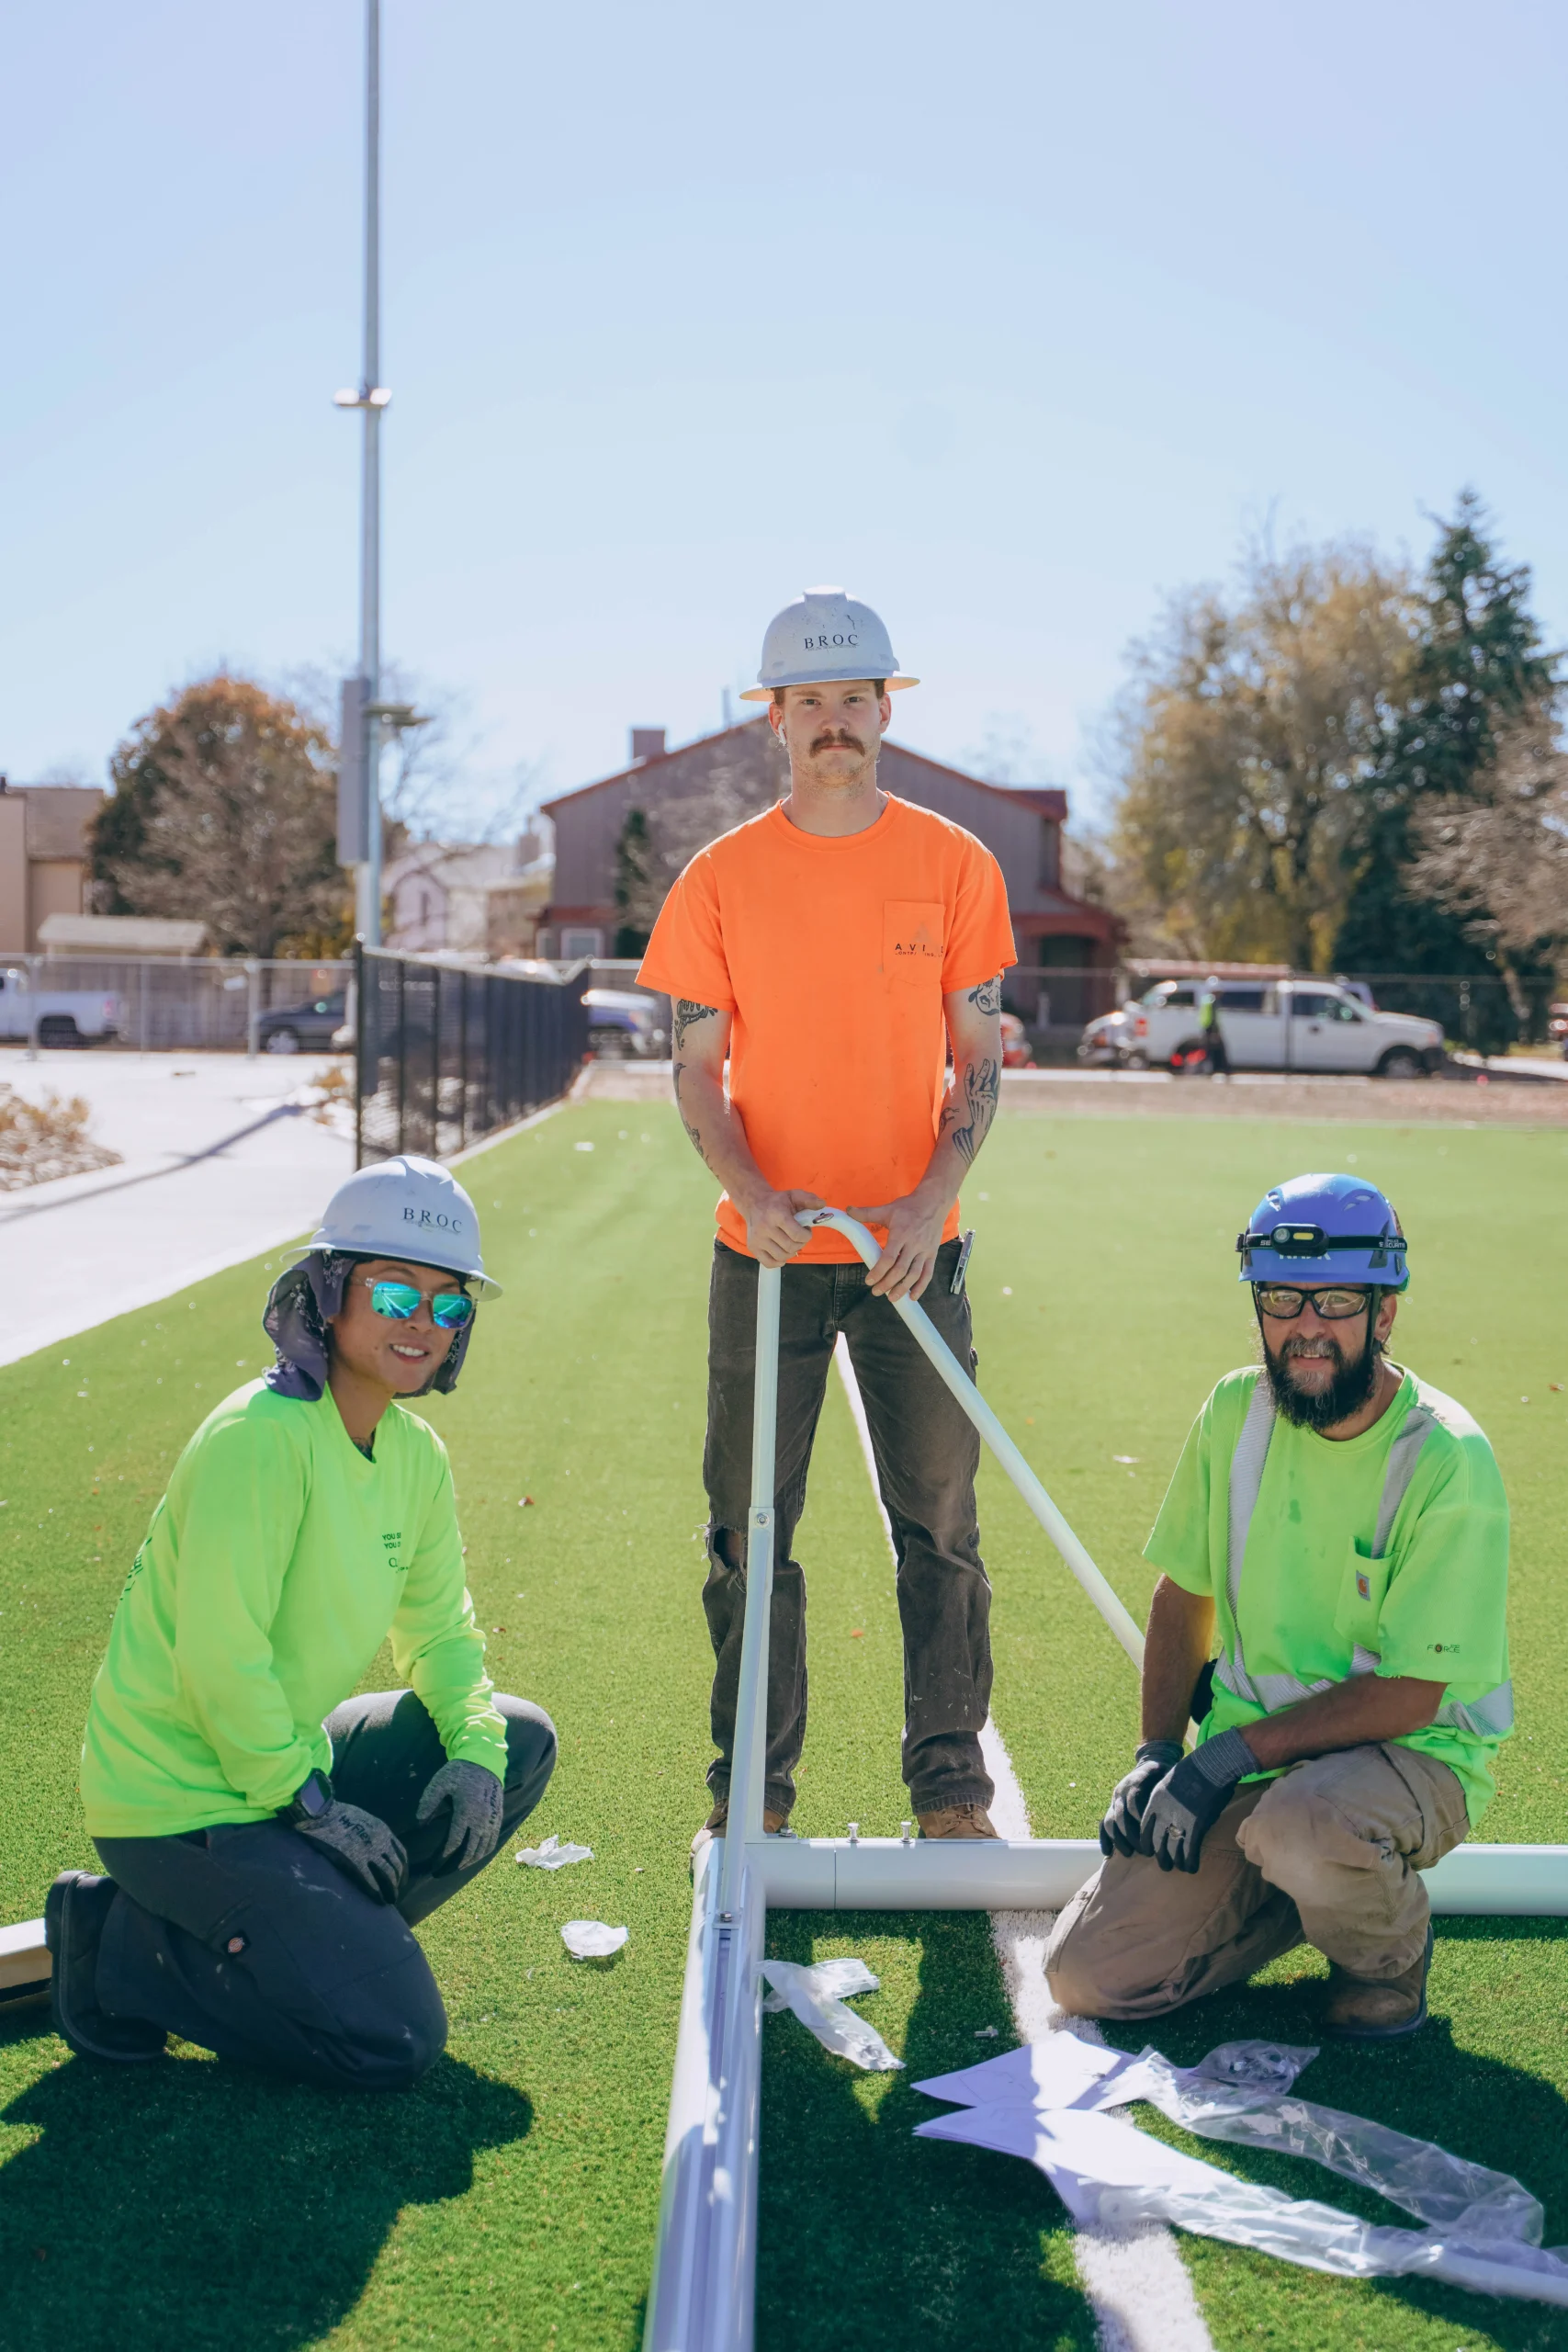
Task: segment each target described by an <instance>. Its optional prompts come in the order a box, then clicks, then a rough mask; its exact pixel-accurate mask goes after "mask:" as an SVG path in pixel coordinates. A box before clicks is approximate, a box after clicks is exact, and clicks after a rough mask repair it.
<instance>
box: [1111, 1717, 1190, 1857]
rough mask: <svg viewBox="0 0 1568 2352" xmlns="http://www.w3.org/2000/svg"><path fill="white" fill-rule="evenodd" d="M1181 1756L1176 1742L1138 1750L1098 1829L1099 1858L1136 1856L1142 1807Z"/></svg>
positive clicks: (1157, 1741) (1147, 1744) (1146, 1744)
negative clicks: (1106, 1855)
mask: <svg viewBox="0 0 1568 2352" xmlns="http://www.w3.org/2000/svg"><path fill="white" fill-rule="evenodd" d="M1183 1753H1184V1750H1183V1748H1182V1745H1181V1742H1180V1741H1179V1739H1145V1741H1144V1743H1143V1745H1142V1747H1139V1749H1138V1750H1137V1754H1136V1760H1135V1761H1134V1766H1133V1769H1132V1770H1131V1771H1130V1772H1128V1773H1126V1774H1125V1775H1124V1776H1123V1778H1122V1779H1121V1780H1120V1781H1117V1783H1116V1790H1115V1793H1114V1795H1113V1796H1112V1797H1111V1803H1110V1804H1109V1805H1108V1806H1107V1808H1106V1814H1105V1818H1104V1820H1103V1821H1102V1822H1101V1823H1100V1852H1101V1853H1102V1854H1135V1853H1136V1852H1137V1850H1138V1832H1139V1830H1140V1829H1142V1827H1143V1826H1144V1807H1145V1805H1146V1804H1147V1803H1148V1801H1149V1799H1150V1797H1152V1796H1153V1794H1154V1792H1155V1791H1156V1788H1157V1787H1158V1786H1159V1784H1160V1782H1161V1781H1163V1780H1164V1778H1165V1776H1166V1774H1167V1773H1168V1771H1169V1770H1170V1768H1171V1766H1172V1765H1173V1764H1179V1763H1180V1761H1181V1758H1182V1755H1183Z"/></svg>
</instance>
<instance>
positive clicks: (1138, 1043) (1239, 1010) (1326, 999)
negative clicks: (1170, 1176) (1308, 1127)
mask: <svg viewBox="0 0 1568 2352" xmlns="http://www.w3.org/2000/svg"><path fill="white" fill-rule="evenodd" d="M1203 994H1204V990H1203V986H1202V983H1201V981H1193V980H1159V981H1156V984H1155V986H1154V987H1153V988H1151V989H1149V990H1148V991H1147V993H1146V994H1145V995H1144V996H1143V997H1141V998H1140V999H1139V1000H1138V1001H1137V1003H1136V1004H1132V1005H1128V1006H1127V1007H1126V1008H1125V1015H1126V1019H1125V1027H1124V1029H1123V1031H1122V1036H1121V1038H1120V1039H1119V1040H1118V1044H1119V1048H1120V1055H1121V1058H1122V1062H1123V1064H1131V1065H1132V1066H1133V1067H1134V1068H1145V1069H1175V1070H1179V1069H1185V1068H1189V1067H1190V1066H1191V1062H1192V1059H1193V1057H1196V1056H1198V1055H1201V1052H1202V1050H1203V1033H1202V1030H1201V1027H1200V1025H1199V1021H1198V1010H1199V1007H1200V1005H1201V1002H1202V1000H1203ZM1214 1001H1215V1003H1216V1006H1217V1007H1218V1011H1219V1017H1220V1034H1221V1036H1222V1038H1223V1040H1224V1048H1225V1054H1226V1057H1227V1058H1228V1060H1229V1062H1230V1065H1231V1067H1232V1069H1280V1070H1338V1071H1353V1072H1356V1073H1359V1074H1360V1075H1362V1076H1365V1077H1369V1078H1426V1077H1427V1076H1429V1075H1430V1073H1431V1072H1432V1071H1433V1070H1435V1069H1437V1068H1438V1065H1439V1064H1440V1063H1441V1061H1442V1058H1443V1033H1442V1030H1441V1028H1440V1027H1439V1026H1438V1023H1437V1022H1435V1021H1421V1020H1417V1019H1416V1017H1415V1015H1414V1014H1411V1013H1406V1012H1374V1011H1373V1010H1372V1009H1371V1007H1370V1006H1369V1005H1366V1004H1363V1003H1362V1002H1361V1001H1360V999H1359V997H1357V996H1354V995H1352V993H1351V992H1350V990H1349V989H1347V988H1340V987H1337V986H1336V985H1335V983H1334V982H1333V981H1332V980H1268V981H1263V982H1258V981H1248V980H1222V981H1221V982H1220V984H1219V987H1218V989H1216V990H1215V995H1214Z"/></svg>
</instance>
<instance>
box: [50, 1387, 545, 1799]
mask: <svg viewBox="0 0 1568 2352" xmlns="http://www.w3.org/2000/svg"><path fill="white" fill-rule="evenodd" d="M375 1457H376V1458H375V1460H374V1461H373V1462H370V1461H367V1460H366V1458H365V1456H364V1454H362V1453H360V1452H359V1450H358V1448H357V1447H356V1446H355V1444H354V1442H353V1441H352V1440H351V1439H350V1437H349V1436H348V1433H347V1431H346V1430H344V1425H343V1422H342V1419H340V1417H339V1414H338V1409H337V1407H336V1405H335V1404H334V1403H333V1398H332V1395H331V1392H330V1391H329V1392H328V1394H327V1395H326V1396H324V1397H322V1398H321V1402H320V1404H317V1405H308V1404H305V1403H302V1402H301V1401H299V1399H297V1398H294V1397H278V1396H276V1395H275V1394H274V1393H273V1391H272V1390H271V1389H270V1388H268V1387H266V1386H265V1385H264V1384H263V1383H262V1382H261V1381H259V1380H255V1381H252V1382H250V1383H249V1385H247V1386H245V1387H243V1388H237V1389H236V1390H235V1391H234V1393H233V1395H232V1396H231V1397H225V1399H224V1401H223V1403H222V1404H221V1405H220V1406H219V1407H218V1408H217V1409H216V1410H215V1411H214V1412H212V1413H210V1414H209V1416H208V1418H207V1419H206V1420H205V1421H204V1422H203V1423H202V1425H201V1427H200V1429H198V1430H197V1433H196V1435H195V1436H194V1437H193V1438H192V1439H191V1442H190V1443H189V1444H188V1445H187V1446H186V1450H185V1452H184V1453H182V1454H181V1456H180V1458H179V1460H178V1462H177V1463H176V1464H175V1471H174V1476H172V1477H171V1479H170V1481H169V1487H168V1492H167V1493H166V1494H165V1495H164V1498H163V1500H162V1502H161V1503H160V1504H159V1505H158V1508H157V1510H155V1511H154V1512H153V1514H152V1524H151V1526H150V1527H149V1529H148V1531H147V1536H146V1540H145V1542H144V1543H143V1544H142V1545H141V1550H140V1551H139V1552H138V1554H137V1555H136V1559H135V1562H134V1564H133V1566H132V1567H131V1571H130V1577H128V1578H127V1580H126V1586H125V1589H124V1591H123V1592H122V1593H121V1595H120V1599H119V1605H118V1609H117V1610H116V1611H115V1616H114V1623H113V1625H112V1627H111V1628H110V1632H109V1645H108V1651H107V1656H106V1657H105V1659H104V1662H103V1665H102V1666H101V1667H100V1668H99V1669H98V1674H97V1679H96V1681H95V1683H94V1685H93V1696H92V1703H91V1706H90V1709H89V1712H88V1716H87V1733H86V1740H85V1745H84V1747H83V1751H82V1797H83V1802H84V1804H85V1808H86V1815H87V1827H88V1829H89V1831H90V1832H91V1833H92V1834H93V1835H94V1836H95V1837H101V1838H169V1837H175V1836H178V1835H179V1834H180V1833H181V1832H182V1831H185V1830H188V1829H207V1828H210V1827H212V1826H215V1825H216V1824H217V1823H220V1822H243V1821H265V1820H266V1819H267V1818H268V1816H269V1815H272V1814H274V1813H276V1810H277V1808H278V1807H279V1806H280V1805H284V1804H288V1800H289V1798H290V1797H291V1796H292V1795H293V1793H294V1792H295V1790H296V1789H298V1788H299V1784H300V1782H301V1781H303V1780H304V1779H305V1778H306V1777H307V1775H308V1774H309V1773H310V1770H312V1769H313V1768H314V1767H317V1766H320V1767H321V1770H330V1769H331V1765H332V1748H331V1745H330V1743H329V1741H328V1739H327V1736H326V1734H325V1732H324V1731H323V1730H322V1728H321V1724H322V1718H323V1717H324V1716H326V1715H328V1714H330V1713H332V1710H333V1708H334V1707H335V1706H337V1705H339V1704H340V1703H341V1702H342V1701H343V1700H344V1699H346V1698H347V1697H348V1696H349V1694H350V1692H351V1691H354V1690H355V1688H356V1686H357V1685H358V1683H359V1681H360V1679H361V1678H362V1676H363V1675H364V1674H365V1672H366V1670H367V1668H368V1666H369V1664H370V1661H371V1659H372V1658H373V1657H375V1655H376V1652H377V1650H378V1648H379V1647H380V1645H381V1643H382V1642H383V1641H384V1640H385V1639H386V1638H387V1636H388V1634H390V1635H391V1641H392V1656H393V1659H394V1662H395V1665H396V1669H397V1673H398V1677H399V1679H400V1681H403V1682H407V1683H409V1684H411V1685H412V1688H413V1689H414V1690H415V1691H417V1692H418V1694H419V1696H420V1698H421V1699H422V1700H423V1702H424V1704H425V1706H426V1707H427V1708H428V1710H429V1712H430V1714H431V1716H432V1718H433V1719H434V1724H435V1727H436V1730H437V1731H438V1732H439V1733H440V1735H441V1740H442V1744H443V1746H444V1747H445V1748H446V1753H447V1755H448V1756H449V1757H451V1758H464V1759H465V1760H467V1761H468V1762H469V1763H473V1764H483V1765H486V1766H488V1767H489V1769H490V1770H491V1771H492V1772H494V1773H496V1774H497V1776H498V1777H504V1774H505V1770H506V1727H505V1725H504V1724H503V1723H502V1718H501V1716H500V1714H499V1713H497V1711H496V1709H495V1708H494V1707H493V1706H492V1705H491V1691H492V1688H493V1686H492V1684H491V1680H490V1678H489V1676H488V1675H487V1674H486V1672H485V1668H484V1647H485V1645H484V1636H483V1634H481V1633H480V1632H479V1627H478V1626H477V1625H476V1624H475V1623H474V1611H473V1604H472V1603H471V1601H470V1600H469V1599H468V1592H467V1591H466V1589H465V1588H464V1581H463V1544H462V1538H461V1536H460V1535H459V1533H458V1530H457V1500H456V1498H455V1496H454V1494H453V1491H452V1472H451V1468H450V1465H449V1464H448V1463H447V1459H446V1447H445V1446H444V1445H443V1444H442V1442H441V1440H440V1439H439V1438H438V1437H437V1436H436V1434H435V1431H434V1430H433V1429H431V1428H430V1426H429V1424H428V1423H427V1422H425V1421H422V1420H421V1419H419V1418H418V1416H417V1415H416V1414H413V1413H411V1412H408V1411H406V1410H405V1409H404V1408H402V1407H401V1406H400V1405H393V1406H390V1407H389V1408H388V1410H387V1412H386V1413H385V1414H384V1416H383V1417H382V1419H381V1422H380V1424H379V1426H378V1429H377V1431H376V1442H375Z"/></svg>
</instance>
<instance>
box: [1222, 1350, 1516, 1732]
mask: <svg viewBox="0 0 1568 2352" xmlns="http://www.w3.org/2000/svg"><path fill="white" fill-rule="evenodd" d="M1274 1419H1275V1416H1274V1400H1273V1397H1271V1395H1270V1394H1269V1378H1268V1374H1266V1373H1263V1372H1259V1374H1258V1382H1257V1385H1256V1386H1255V1387H1254V1389H1253V1392H1252V1401H1251V1403H1250V1404H1249V1405H1248V1406H1247V1419H1245V1421H1244V1422H1243V1423H1242V1427H1241V1435H1240V1436H1239V1437H1238V1438H1237V1440H1236V1444H1235V1453H1233V1454H1232V1456H1231V1468H1230V1488H1229V1512H1230V1522H1229V1528H1228V1544H1227V1557H1226V1563H1225V1600H1226V1602H1227V1604H1228V1606H1229V1609H1230V1619H1231V1630H1232V1634H1233V1635H1234V1639H1235V1649H1234V1653H1231V1654H1223V1655H1222V1656H1221V1657H1220V1658H1219V1659H1218V1660H1217V1662H1216V1664H1215V1668H1214V1679H1215V1681H1216V1682H1218V1683H1220V1684H1222V1685H1223V1686H1224V1689H1225V1690H1227V1691H1230V1692H1231V1693H1232V1695H1233V1696H1234V1697H1235V1698H1237V1699H1246V1700H1247V1701H1248V1702H1250V1703H1251V1704H1252V1705H1253V1706H1255V1707H1264V1708H1267V1709H1268V1710H1269V1713H1273V1712H1274V1710H1275V1709H1276V1708H1277V1707H1289V1706H1292V1705H1293V1704H1294V1702H1296V1701H1297V1700H1298V1699H1310V1698H1311V1697H1312V1696H1313V1694H1314V1692H1315V1691H1331V1690H1332V1689H1333V1688H1334V1683H1333V1680H1332V1678H1330V1679H1325V1680H1324V1681H1321V1682H1301V1681H1298V1680H1297V1679H1296V1677H1295V1676H1294V1675H1293V1674H1259V1675H1256V1676H1254V1675H1251V1674H1249V1673H1248V1672H1247V1659H1246V1656H1245V1654H1244V1652H1243V1649H1242V1639H1241V1571H1242V1563H1243V1561H1244V1560H1245V1559H1246V1556H1247V1536H1248V1535H1249V1534H1250V1532H1251V1531H1252V1519H1253V1513H1254V1512H1255V1511H1256V1510H1257V1508H1258V1496H1259V1494H1260V1493H1261V1492H1262V1488H1263V1471H1264V1466H1265V1464H1267V1462H1268V1459H1269V1440H1270V1438H1271V1437H1272V1436H1273V1434H1274ZM1437 1427H1438V1416H1437V1415H1436V1413H1434V1412H1433V1410H1432V1408H1431V1407H1430V1406H1429V1405H1422V1404H1415V1405H1412V1406H1411V1408H1410V1409H1409V1411H1408V1412H1407V1413H1406V1414H1405V1416H1404V1426H1403V1428H1402V1429H1401V1430H1400V1432H1399V1435H1398V1436H1397V1437H1396V1438H1395V1439H1394V1441H1393V1444H1392V1445H1391V1446H1390V1448H1389V1453H1388V1466H1387V1468H1386V1470H1385V1471H1384V1473H1383V1484H1382V1496H1381V1497H1380V1498H1379V1501H1378V1519H1377V1532H1376V1534H1375V1535H1374V1537H1373V1539H1372V1557H1373V1558H1374V1559H1380V1560H1381V1559H1382V1557H1383V1556H1384V1555H1385V1554H1386V1552H1387V1550H1388V1545H1389V1539H1390V1537H1391V1536H1392V1534H1393V1522H1394V1521H1395V1520H1396V1519H1397V1518H1398V1516H1399V1511H1400V1506H1401V1505H1402V1503H1403V1502H1404V1498H1405V1496H1406V1495H1407V1494H1408V1493H1409V1491H1410V1482H1411V1480H1412V1479H1413V1478H1414V1477H1415V1476H1416V1464H1417V1463H1418V1462H1419V1461H1420V1459H1421V1450H1422V1448H1423V1446H1425V1444H1426V1442H1427V1439H1428V1438H1429V1437H1430V1436H1431V1434H1432V1431H1433V1430H1435V1429H1436V1428H1437ZM1381 1664H1382V1658H1381V1657H1380V1656H1379V1653H1378V1652H1377V1651H1376V1650H1369V1649H1363V1648H1362V1647H1361V1645H1360V1644H1359V1642H1358V1643H1357V1644H1356V1647H1355V1652H1354V1655H1353V1656H1352V1657H1351V1660H1350V1671H1351V1673H1352V1674H1375V1673H1376V1672H1377V1670H1378V1668H1379V1667H1380V1666H1381ZM1433 1720H1434V1722H1435V1723H1438V1724H1442V1725H1443V1726H1444V1727H1445V1728H1447V1729H1450V1730H1455V1731H1467V1732H1469V1733H1471V1734H1472V1736H1474V1737H1476V1738H1483V1739H1484V1738H1490V1739H1501V1738H1502V1737H1504V1736H1506V1734H1507V1733H1508V1732H1510V1731H1512V1729H1513V1727H1514V1686H1513V1684H1512V1683H1511V1682H1500V1683H1499V1684H1498V1685H1497V1687H1496V1689H1495V1690H1494V1691H1487V1692H1486V1693H1485V1694H1484V1696H1483V1697H1482V1698H1479V1699H1472V1700H1471V1701H1470V1702H1469V1703H1468V1704H1467V1703H1466V1702H1464V1701H1462V1700H1460V1699H1448V1700H1445V1702H1444V1703H1443V1705H1442V1706H1441V1707H1440V1708H1439V1710H1438V1713H1437V1714H1436V1716H1435V1717H1434V1718H1433Z"/></svg>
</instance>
